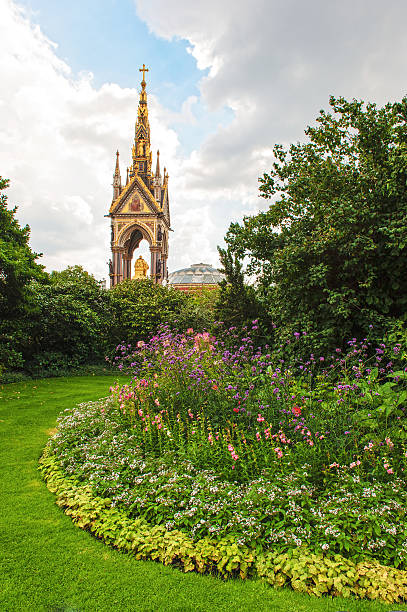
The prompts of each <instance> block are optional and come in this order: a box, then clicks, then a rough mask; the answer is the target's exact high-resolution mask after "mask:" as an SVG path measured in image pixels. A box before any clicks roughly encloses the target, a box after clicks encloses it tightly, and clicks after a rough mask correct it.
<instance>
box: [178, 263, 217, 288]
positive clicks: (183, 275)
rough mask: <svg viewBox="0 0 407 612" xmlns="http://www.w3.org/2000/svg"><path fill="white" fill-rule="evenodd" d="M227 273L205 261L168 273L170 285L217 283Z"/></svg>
mask: <svg viewBox="0 0 407 612" xmlns="http://www.w3.org/2000/svg"><path fill="white" fill-rule="evenodd" d="M224 278H225V275H224V274H222V273H221V272H219V270H217V269H216V268H212V266H211V265H209V264H205V263H198V264H192V266H190V267H189V268H183V269H182V270H176V272H171V274H169V275H168V284H169V285H198V284H199V285H216V284H217V283H220V281H222V280H223V279H224Z"/></svg>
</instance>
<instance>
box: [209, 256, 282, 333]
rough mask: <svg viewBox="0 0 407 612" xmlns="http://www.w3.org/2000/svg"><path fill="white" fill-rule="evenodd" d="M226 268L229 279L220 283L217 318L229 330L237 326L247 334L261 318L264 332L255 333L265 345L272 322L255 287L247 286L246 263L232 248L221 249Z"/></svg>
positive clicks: (260, 328) (261, 327) (216, 306)
mask: <svg viewBox="0 0 407 612" xmlns="http://www.w3.org/2000/svg"><path fill="white" fill-rule="evenodd" d="M218 251H219V256H220V260H221V263H222V265H223V270H222V271H223V273H224V274H225V276H226V278H225V280H223V281H221V283H220V291H219V296H218V300H217V302H216V304H215V315H216V319H217V320H219V321H222V322H223V323H224V325H225V326H226V327H236V328H237V329H238V330H241V331H242V333H243V334H244V332H245V329H246V328H249V327H250V328H251V327H252V322H253V321H254V320H256V319H257V320H259V319H260V325H258V326H256V327H257V328H258V329H259V330H260V331H259V332H258V333H257V334H255V333H252V338H253V340H254V341H256V342H257V343H261V342H262V336H263V335H264V331H265V328H266V329H267V330H268V331H270V330H269V322H268V320H267V315H266V313H265V310H264V307H263V305H262V303H261V302H260V300H259V299H258V297H257V295H256V291H255V288H254V287H253V286H251V285H248V284H247V283H245V280H244V273H243V267H242V263H241V262H240V261H239V259H238V257H237V256H236V255H235V254H233V253H232V252H231V251H230V249H229V250H227V249H226V250H225V249H221V248H220V247H218Z"/></svg>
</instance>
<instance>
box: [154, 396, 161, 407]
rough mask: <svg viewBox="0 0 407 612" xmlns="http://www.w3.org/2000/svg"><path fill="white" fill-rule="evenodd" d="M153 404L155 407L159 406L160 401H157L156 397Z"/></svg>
mask: <svg viewBox="0 0 407 612" xmlns="http://www.w3.org/2000/svg"><path fill="white" fill-rule="evenodd" d="M154 404H155V405H156V406H159V405H160V400H159V399H158V397H156V398H155V400H154Z"/></svg>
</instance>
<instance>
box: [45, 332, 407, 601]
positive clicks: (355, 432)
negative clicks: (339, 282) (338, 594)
mask: <svg viewBox="0 0 407 612" xmlns="http://www.w3.org/2000/svg"><path fill="white" fill-rule="evenodd" d="M254 325H255V323H254ZM230 344H231V343H230V342H229V347H230ZM385 348H386V347H384V349H385ZM384 349H383V348H380V349H379V350H380V351H382V353H377V352H376V356H375V357H374V358H373V361H374V364H373V365H374V366H375V367H373V365H372V364H371V359H370V361H369V358H368V353H367V352H368V343H367V341H364V342H362V343H359V344H358V343H356V341H355V340H352V341H351V342H350V348H349V351H348V352H347V354H346V355H342V353H337V354H335V355H334V356H332V357H331V358H330V359H329V361H328V366H327V367H325V368H324V366H325V360H322V358H315V357H311V358H310V360H309V361H308V362H306V363H305V364H298V366H297V367H294V366H291V367H284V363H283V360H282V359H279V360H278V362H277V363H276V361H275V358H274V360H273V359H272V357H271V355H270V354H269V353H268V352H267V349H266V351H265V352H261V351H260V350H257V349H256V350H254V349H253V347H252V344H251V341H250V336H249V335H248V336H247V337H246V338H245V339H243V342H242V343H241V344H239V345H238V346H236V347H235V348H234V349H231V348H227V347H226V345H225V344H223V343H221V342H219V341H217V340H216V339H215V338H213V337H211V336H210V335H209V334H195V333H193V331H192V330H189V333H187V334H183V335H173V334H172V333H171V332H170V331H169V330H168V329H166V328H164V329H163V330H162V331H161V333H160V334H159V335H158V336H156V337H154V338H153V339H152V340H151V342H150V343H149V344H144V343H139V347H138V349H137V350H136V351H135V352H131V351H128V347H120V349H119V350H120V355H121V356H120V360H118V361H120V365H121V366H122V369H125V368H126V367H127V368H130V369H131V371H132V380H131V381H130V383H129V384H128V385H125V386H124V387H121V388H119V387H114V388H112V395H111V397H110V398H106V399H105V400H101V401H100V402H96V403H92V404H86V405H81V406H78V407H76V408H74V409H72V410H70V411H68V412H66V413H64V414H63V415H62V416H61V417H60V420H59V424H58V433H57V434H56V435H55V436H54V438H53V439H51V440H50V442H49V445H48V447H47V453H48V455H49V456H50V457H51V458H52V459H53V460H55V461H56V465H57V466H58V469H59V470H62V472H61V473H62V474H64V475H65V476H67V477H69V478H73V479H74V482H75V483H77V486H87V487H89V486H90V487H91V489H90V490H91V494H92V495H93V496H97V497H98V498H101V499H107V500H108V502H107V503H108V504H110V506H111V507H112V508H116V509H117V510H118V511H119V512H121V513H123V516H125V517H127V519H128V520H142V521H145V522H146V524H150V525H160V526H162V529H163V530H164V531H165V532H166V533H182V534H184V535H185V537H186V538H188V541H189V542H190V543H192V544H191V545H194V546H196V545H198V543H199V542H202V541H203V540H205V541H206V540H208V539H209V540H210V542H211V546H215V547H216V546H217V544H216V543H217V542H218V543H221V542H224V541H225V539H226V540H227V539H228V538H231V539H232V541H233V543H234V544H235V545H236V546H237V547H240V548H241V549H242V550H245V551H246V552H247V551H249V552H248V553H247V554H248V555H249V556H252V557H253V564H254V565H253V567H254V566H256V567H257V565H256V563H255V560H256V559H260V557H261V558H263V557H264V555H274V556H275V555H279V554H280V555H281V554H282V555H289V556H290V555H292V554H294V553H293V550H296V549H298V550H300V551H303V552H302V553H301V554H305V556H307V555H311V554H314V555H317V557H316V558H318V559H319V560H320V561H319V562H318V563H320V564H322V565H323V564H324V563H325V561H321V559H325V558H327V559H334V558H336V557H337V556H338V554H339V555H340V558H341V559H347V563H350V564H351V566H352V567H354V566H355V564H361V563H365V562H372V563H382V564H385V565H386V566H393V567H395V568H401V569H404V568H406V567H407V521H406V508H407V493H406V487H405V468H406V467H407V464H406V448H405V439H406V424H405V417H404V408H405V403H406V396H407V393H406V390H405V380H406V374H405V372H404V370H403V369H399V370H397V371H395V372H394V371H391V370H392V367H391V365H389V362H387V364H386V365H387V367H383V368H380V365H381V360H382V355H384V354H385V350H384ZM394 349H396V351H394ZM386 350H387V349H386ZM390 350H391V351H393V352H394V354H395V355H396V356H397V358H398V359H400V357H402V355H400V354H399V353H400V347H399V346H398V345H397V346H396V347H391V349H390ZM378 359H380V361H378ZM316 365H318V366H319V367H318V368H317V367H316ZM321 366H322V367H321ZM331 366H332V367H331ZM377 366H379V367H377ZM380 370H382V371H380ZM304 546H305V547H306V553H304ZM245 554H246V553H245ZM262 555H263V557H262ZM335 555H336V557H335ZM243 557H244V555H243ZM250 558H251V557H250ZM270 558H271V557H270ZM273 558H274V557H273ZM344 562H345V561H344ZM322 565H321V567H322ZM259 567H260V566H259ZM270 567H271V566H270ZM349 567H350V566H349ZM269 569H270V568H269ZM239 571H240V570H239ZM270 571H271V570H270ZM349 571H350V570H349ZM256 572H257V573H259V570H258V569H256V570H254V569H253V573H254V574H256ZM260 573H261V572H260ZM400 575H403V576H404V573H403V572H402V573H401V574H400ZM403 579H404V578H403ZM304 580H305V579H304ZM314 582H315V581H314ZM273 584H274V582H273ZM276 584H277V583H276ZM301 584H302V587H304V588H305V586H304V585H306V580H305V581H303V583H301ZM400 584H401V583H400ZM302 587H301V588H302ZM314 587H315V583H313V587H312V588H314ZM319 588H320V585H319V586H318V588H316V587H315V589H316V590H315V592H317V591H318V589H319ZM305 590H306V589H305ZM334 590H335V589H334V587H329V589H328V590H326V589H325V590H324V589H323V590H320V593H323V592H332V593H333V592H334ZM309 592H314V591H313V590H312V589H311V590H309ZM350 592H353V591H349V593H350ZM354 592H355V593H357V590H356V591H354ZM372 592H373V591H372ZM386 592H387V591H386ZM403 592H404V591H403V590H402V588H401V587H400V589H399V593H400V597H401V595H402V593H403ZM383 593H384V591H383V590H382V591H381V594H380V595H376V596H380V597H383V596H384V595H383ZM369 596H370V595H369ZM392 601H396V599H392Z"/></svg>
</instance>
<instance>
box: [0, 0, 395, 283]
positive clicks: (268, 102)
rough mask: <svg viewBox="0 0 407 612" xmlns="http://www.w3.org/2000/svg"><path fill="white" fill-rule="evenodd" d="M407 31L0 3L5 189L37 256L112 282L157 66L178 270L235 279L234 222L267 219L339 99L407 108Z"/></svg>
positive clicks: (122, 2)
mask: <svg viewBox="0 0 407 612" xmlns="http://www.w3.org/2000/svg"><path fill="white" fill-rule="evenodd" d="M406 22H407V2H406V1H405V0H387V1H386V3H384V2H383V0H382V1H378V0H340V1H339V0H233V1H232V0H216V1H215V0H205V1H203V0H192V1H191V0H134V1H133V0H70V1H69V2H65V1H64V0H19V1H18V2H14V1H13V0H0V175H2V176H3V177H6V178H9V179H10V180H11V187H10V189H9V190H8V195H9V200H10V204H13V205H14V204H17V205H18V207H19V210H18V213H17V216H18V219H19V220H20V223H21V224H25V223H28V224H29V225H30V227H31V245H32V247H33V248H34V249H35V250H36V251H40V252H42V253H43V258H42V262H43V263H44V264H45V265H46V267H47V269H48V270H53V269H57V270H60V269H63V268H65V267H66V266H68V265H75V264H79V265H82V266H83V267H84V268H85V269H86V270H88V271H89V272H92V273H93V274H95V276H96V277H97V278H107V273H108V270H107V264H106V262H107V261H108V259H109V256H110V253H109V239H110V230H109V220H108V219H106V218H105V217H104V215H105V214H106V213H107V212H108V208H109V206H110V203H111V198H112V187H111V183H112V174H113V170H114V161H115V151H116V149H117V148H118V149H119V151H120V161H121V170H122V178H123V176H125V168H126V166H127V165H128V164H129V163H130V158H131V154H130V153H131V145H132V140H133V134H134V122H135V120H136V117H137V104H138V97H139V94H138V92H139V88H140V80H141V79H140V73H139V71H138V69H139V67H140V66H141V65H142V64H143V63H145V64H146V65H147V66H148V67H149V72H148V74H147V78H146V80H147V91H148V95H149V97H148V103H149V112H150V125H151V141H152V147H153V150H156V149H160V154H161V156H160V160H161V164H162V165H165V166H166V167H167V169H168V172H169V175H170V182H169V189H170V206H171V221H172V227H173V229H174V233H173V234H171V240H170V255H169V269H170V271H174V270H177V269H179V268H182V267H186V266H188V265H190V264H192V263H197V262H198V261H204V262H206V263H210V264H212V265H219V261H218V256H217V249H216V247H217V245H218V244H222V239H223V236H224V235H225V232H226V230H227V228H228V226H229V224H230V222H231V221H233V220H241V219H242V217H243V215H245V214H250V213H253V212H255V211H257V210H259V209H261V208H265V207H266V206H267V203H266V201H265V200H262V199H261V198H259V197H258V180H257V179H258V177H259V176H260V175H262V174H263V172H265V171H268V170H269V169H270V166H271V161H272V147H273V145H274V144H275V143H276V142H283V143H289V142H292V141H297V140H301V139H302V138H303V133H304V129H305V127H306V126H307V125H309V124H311V123H313V122H314V120H315V117H316V116H317V115H318V112H319V109H321V108H327V107H328V100H329V96H330V95H331V94H333V95H343V96H345V97H346V98H354V97H356V98H359V99H364V100H369V101H372V102H376V103H378V104H380V105H381V104H384V103H385V102H387V101H394V100H398V99H400V98H402V97H403V96H404V95H405V94H406V90H407V87H406V86H407V68H406V58H407V37H406V35H405V24H406ZM143 252H144V254H145V252H146V250H145V249H144V251H143Z"/></svg>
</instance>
